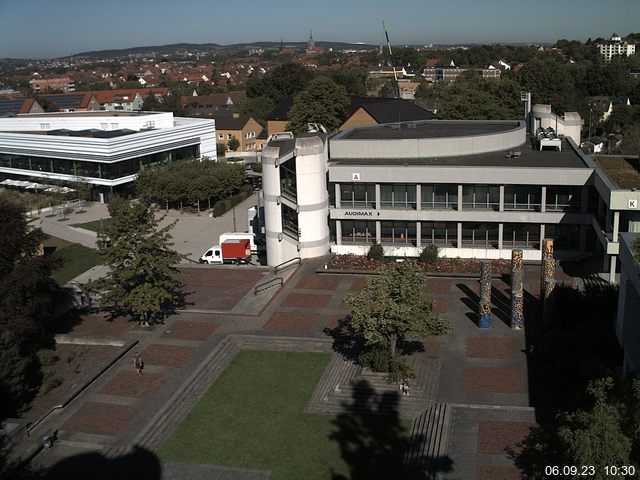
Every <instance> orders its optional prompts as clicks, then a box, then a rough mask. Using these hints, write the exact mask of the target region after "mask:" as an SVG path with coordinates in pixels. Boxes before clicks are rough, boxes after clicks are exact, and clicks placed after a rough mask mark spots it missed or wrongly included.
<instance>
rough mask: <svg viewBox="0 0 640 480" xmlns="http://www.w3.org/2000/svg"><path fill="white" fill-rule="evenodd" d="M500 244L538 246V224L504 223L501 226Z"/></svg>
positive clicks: (506, 246)
mask: <svg viewBox="0 0 640 480" xmlns="http://www.w3.org/2000/svg"><path fill="white" fill-rule="evenodd" d="M502 244H503V246H504V247H505V248H510V247H530V248H539V247H540V225H536V224H531V223H505V224H504V226H503V227H502Z"/></svg>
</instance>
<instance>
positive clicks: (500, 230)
mask: <svg viewBox="0 0 640 480" xmlns="http://www.w3.org/2000/svg"><path fill="white" fill-rule="evenodd" d="M502 237H504V224H503V223H499V224H498V250H502V247H503V244H502Z"/></svg>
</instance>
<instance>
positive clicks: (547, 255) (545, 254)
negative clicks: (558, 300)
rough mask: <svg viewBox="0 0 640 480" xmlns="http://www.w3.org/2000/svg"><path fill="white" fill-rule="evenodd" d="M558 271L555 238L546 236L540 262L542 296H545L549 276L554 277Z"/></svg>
mask: <svg viewBox="0 0 640 480" xmlns="http://www.w3.org/2000/svg"><path fill="white" fill-rule="evenodd" d="M555 273H556V262H555V260H554V259H553V240H552V239H550V238H544V239H543V240H542V262H541V264H540V298H543V296H544V288H545V282H546V281H547V279H548V278H553V277H554V276H555Z"/></svg>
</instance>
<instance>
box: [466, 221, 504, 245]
mask: <svg viewBox="0 0 640 480" xmlns="http://www.w3.org/2000/svg"><path fill="white" fill-rule="evenodd" d="M462 246H463V247H471V246H478V247H494V248H497V247H498V224H497V223H466V222H465V223H463V224H462Z"/></svg>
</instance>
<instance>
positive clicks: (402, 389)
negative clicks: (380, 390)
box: [400, 380, 406, 395]
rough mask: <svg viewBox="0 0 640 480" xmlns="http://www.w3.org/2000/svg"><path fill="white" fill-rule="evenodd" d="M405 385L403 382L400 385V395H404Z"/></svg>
mask: <svg viewBox="0 0 640 480" xmlns="http://www.w3.org/2000/svg"><path fill="white" fill-rule="evenodd" d="M405 385H406V383H405V381H404V380H403V381H402V383H401V384H400V393H402V395H404V387H405Z"/></svg>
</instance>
